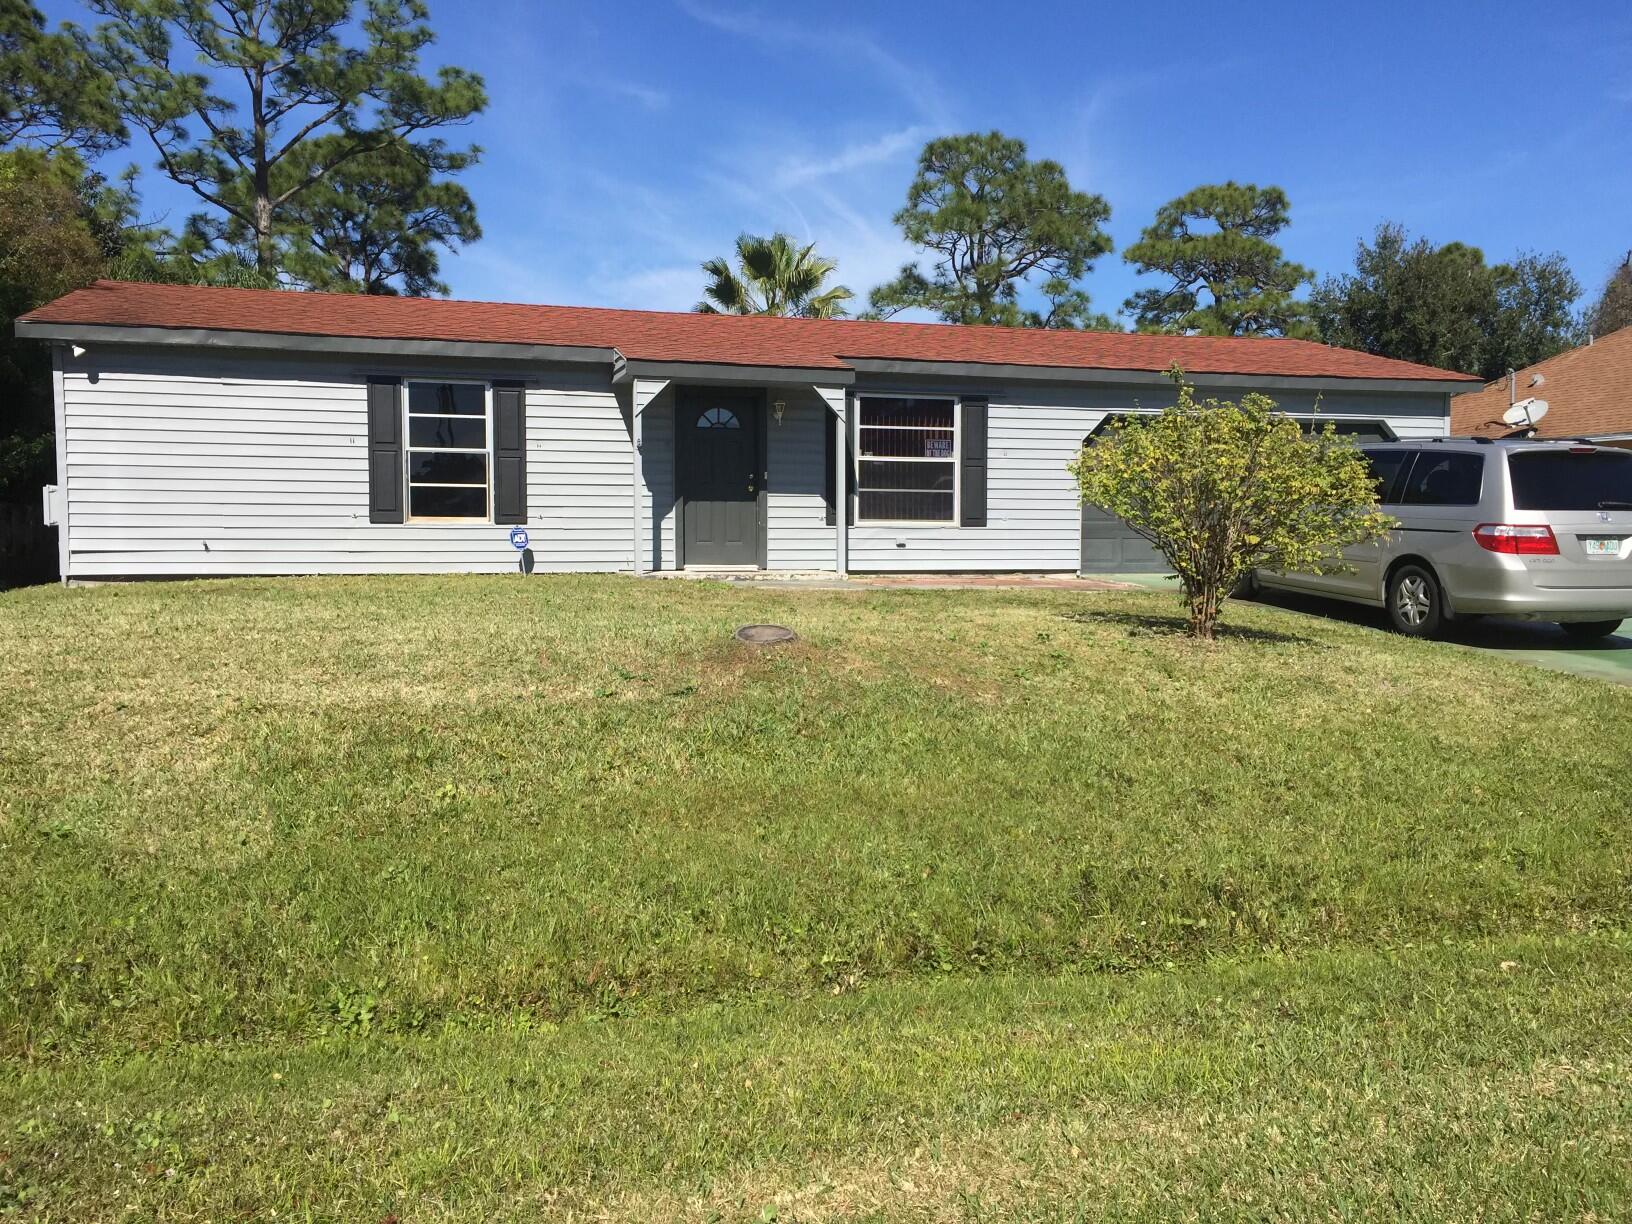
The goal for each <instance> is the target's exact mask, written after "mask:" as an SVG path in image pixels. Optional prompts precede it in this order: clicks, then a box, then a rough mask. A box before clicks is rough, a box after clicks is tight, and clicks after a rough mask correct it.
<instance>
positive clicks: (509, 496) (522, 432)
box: [493, 382, 527, 523]
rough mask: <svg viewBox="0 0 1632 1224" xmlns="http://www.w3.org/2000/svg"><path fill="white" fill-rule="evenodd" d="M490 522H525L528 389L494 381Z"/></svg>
mask: <svg viewBox="0 0 1632 1224" xmlns="http://www.w3.org/2000/svg"><path fill="white" fill-rule="evenodd" d="M493 521H494V522H495V523H525V522H526V521H527V389H526V387H525V386H524V385H523V384H521V383H514V382H496V383H494V384H493Z"/></svg>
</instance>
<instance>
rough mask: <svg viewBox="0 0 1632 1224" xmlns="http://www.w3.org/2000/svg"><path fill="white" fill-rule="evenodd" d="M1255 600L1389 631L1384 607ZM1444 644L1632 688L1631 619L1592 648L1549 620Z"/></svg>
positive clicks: (1162, 580) (1457, 634)
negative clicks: (1565, 634) (1578, 644)
mask: <svg viewBox="0 0 1632 1224" xmlns="http://www.w3.org/2000/svg"><path fill="white" fill-rule="evenodd" d="M1098 576H1099V577H1102V578H1107V579H1113V580H1119V581H1122V582H1128V583H1133V584H1136V585H1138V586H1143V587H1149V588H1152V589H1154V590H1165V591H1174V590H1176V589H1177V584H1176V583H1174V582H1173V580H1172V579H1170V578H1167V577H1165V576H1163V575H1160V574H1102V575H1098ZM1253 601H1254V602H1255V603H1261V604H1264V605H1265V606H1267V607H1272V608H1283V609H1285V610H1286V611H1288V612H1302V613H1305V614H1307V615H1310V616H1324V617H1329V618H1331V619H1335V620H1343V621H1348V622H1349V623H1350V624H1352V625H1369V626H1371V627H1373V628H1375V629H1376V630H1377V631H1378V632H1379V633H1389V632H1391V630H1390V629H1389V628H1388V619H1387V617H1386V616H1385V615H1384V614H1383V610H1382V609H1381V608H1365V607H1361V606H1360V605H1358V604H1349V603H1343V602H1342V601H1340V600H1336V599H1320V598H1318V597H1317V596H1314V595H1295V594H1292V593H1291V592H1288V591H1260V592H1259V593H1258V594H1257V595H1255V596H1253ZM1446 640H1447V641H1450V642H1454V643H1456V644H1457V645H1459V646H1466V647H1468V648H1469V649H1472V650H1485V651H1489V652H1490V653H1491V654H1498V655H1505V656H1506V657H1508V658H1510V659H1517V660H1518V661H1519V662H1521V663H1531V664H1534V665H1535V666H1537V667H1550V668H1553V669H1554V670H1555V671H1566V672H1573V673H1574V674H1576V675H1578V676H1591V677H1593V678H1594V679H1597V680H1610V681H1613V682H1615V683H1618V684H1632V620H1625V621H1622V622H1621V627H1620V629H1619V630H1618V631H1617V633H1616V634H1615V636H1613V637H1607V638H1605V639H1604V640H1603V641H1602V642H1599V643H1596V644H1595V645H1593V646H1592V647H1589V648H1584V647H1581V646H1577V645H1574V644H1573V643H1572V642H1571V641H1570V639H1569V638H1567V637H1565V636H1564V631H1563V630H1562V629H1560V628H1559V627H1558V626H1557V625H1554V624H1552V623H1551V622H1547V621H1519V620H1507V619H1504V618H1502V617H1494V616H1493V617H1488V618H1486V619H1484V620H1480V621H1474V622H1472V623H1471V624H1453V625H1452V626H1451V628H1450V631H1449V632H1448V633H1447V634H1446Z"/></svg>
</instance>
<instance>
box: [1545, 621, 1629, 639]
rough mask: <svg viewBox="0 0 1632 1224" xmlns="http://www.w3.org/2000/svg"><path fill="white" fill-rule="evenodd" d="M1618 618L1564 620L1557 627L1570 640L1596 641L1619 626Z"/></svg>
mask: <svg viewBox="0 0 1632 1224" xmlns="http://www.w3.org/2000/svg"><path fill="white" fill-rule="evenodd" d="M1620 625H1621V622H1620V621H1618V620H1605V621H1564V622H1563V623H1561V624H1560V625H1559V628H1560V629H1562V630H1564V633H1565V635H1566V636H1567V637H1568V638H1569V639H1570V640H1571V641H1572V642H1596V641H1597V640H1598V639H1599V638H1606V637H1608V636H1609V635H1610V634H1612V633H1614V632H1615V630H1616V629H1618V628H1620Z"/></svg>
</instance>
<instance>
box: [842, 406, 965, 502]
mask: <svg viewBox="0 0 1632 1224" xmlns="http://www.w3.org/2000/svg"><path fill="white" fill-rule="evenodd" d="M856 425H857V445H856V495H857V500H858V503H859V505H858V507H857V508H858V510H859V515H858V518H859V519H860V520H861V521H862V522H867V521H869V520H871V521H874V522H887V523H889V522H904V523H952V522H956V521H957V487H958V446H957V432H958V431H957V401H956V400H950V399H919V398H910V399H909V398H906V397H895V396H872V395H868V396H863V397H862V398H861V399H860V400H859V401H858V411H857V414H856Z"/></svg>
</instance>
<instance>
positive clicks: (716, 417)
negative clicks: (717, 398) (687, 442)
mask: <svg viewBox="0 0 1632 1224" xmlns="http://www.w3.org/2000/svg"><path fill="white" fill-rule="evenodd" d="M697 428H698V429H741V428H742V423H741V422H740V421H738V420H737V414H736V413H734V412H732V411H731V409H729V408H709V409H707V410H706V411H704V412H703V414H702V415H701V416H699V417H698V418H697Z"/></svg>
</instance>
